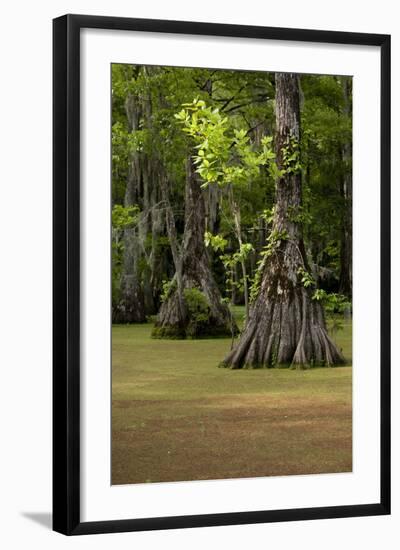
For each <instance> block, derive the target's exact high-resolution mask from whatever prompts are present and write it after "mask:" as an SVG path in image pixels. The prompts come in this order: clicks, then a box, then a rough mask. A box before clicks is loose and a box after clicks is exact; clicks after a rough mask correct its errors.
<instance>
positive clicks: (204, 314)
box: [183, 288, 210, 336]
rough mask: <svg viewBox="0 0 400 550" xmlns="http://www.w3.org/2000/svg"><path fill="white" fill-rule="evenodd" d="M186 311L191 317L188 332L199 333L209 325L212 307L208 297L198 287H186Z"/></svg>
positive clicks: (189, 333)
mask: <svg viewBox="0 0 400 550" xmlns="http://www.w3.org/2000/svg"><path fill="white" fill-rule="evenodd" d="M183 295H184V298H185V305H186V311H187V314H188V317H189V325H188V328H187V334H188V335H189V336H194V335H197V334H198V333H199V332H201V329H202V327H205V326H206V325H207V322H208V319H209V316H210V307H209V305H208V302H207V298H206V297H205V295H204V294H203V292H201V290H199V289H198V288H186V289H185V290H184V291H183Z"/></svg>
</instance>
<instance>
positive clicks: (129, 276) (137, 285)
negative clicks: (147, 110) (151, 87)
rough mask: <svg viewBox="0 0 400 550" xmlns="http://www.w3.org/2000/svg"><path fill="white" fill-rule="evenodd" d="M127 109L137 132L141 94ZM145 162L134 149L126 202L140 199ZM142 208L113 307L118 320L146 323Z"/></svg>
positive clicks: (128, 235)
mask: <svg viewBox="0 0 400 550" xmlns="http://www.w3.org/2000/svg"><path fill="white" fill-rule="evenodd" d="M125 110H126V114H127V118H128V122H129V126H130V131H131V132H134V131H136V130H137V129H138V128H139V120H140V116H141V110H140V102H139V98H138V97H134V96H133V95H128V97H127V99H126V103H125ZM141 172H142V166H141V162H140V158H139V153H137V152H134V153H132V157H131V162H130V167H129V174H128V181H127V184H126V190H125V198H124V205H125V207H130V206H133V205H136V204H138V203H139V195H140V185H141V176H142V173H141ZM141 217H142V212H141V213H140V214H139V222H138V223H137V224H136V226H135V227H129V228H126V229H125V230H124V235H123V244H124V252H123V264H122V272H121V281H120V295H119V300H118V303H116V304H114V307H113V316H112V317H113V322H114V323H144V322H145V321H146V311H145V302H144V293H143V287H142V283H141V277H140V272H139V263H140V259H141V256H142V249H141V238H142V235H141V233H142V231H141V225H142V220H141V219H140V218H141Z"/></svg>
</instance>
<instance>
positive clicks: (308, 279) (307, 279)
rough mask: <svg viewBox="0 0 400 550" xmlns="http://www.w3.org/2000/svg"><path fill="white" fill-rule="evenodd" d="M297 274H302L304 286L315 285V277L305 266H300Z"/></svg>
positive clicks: (301, 279) (301, 278) (301, 280)
mask: <svg viewBox="0 0 400 550" xmlns="http://www.w3.org/2000/svg"><path fill="white" fill-rule="evenodd" d="M297 274H298V275H299V276H300V282H301V284H302V285H303V286H304V288H310V287H311V286H315V281H314V278H313V276H312V275H311V273H310V272H309V271H307V270H306V269H304V268H303V267H300V268H299V270H298V272H297Z"/></svg>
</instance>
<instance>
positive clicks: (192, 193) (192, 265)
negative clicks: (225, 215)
mask: <svg viewBox="0 0 400 550" xmlns="http://www.w3.org/2000/svg"><path fill="white" fill-rule="evenodd" d="M169 223H171V220H170V221H169ZM205 224H206V216H205V203H204V196H203V191H202V189H201V187H200V181H199V178H198V176H197V174H196V172H195V170H194V166H193V164H192V160H191V159H188V161H187V168H186V190H185V227H184V237H183V244H182V247H181V257H180V259H179V260H177V259H175V258H174V262H175V264H177V265H175V268H176V273H175V277H174V279H173V282H172V285H171V288H170V291H169V294H168V296H167V298H166V299H165V300H164V302H163V304H162V306H161V309H160V312H159V314H158V317H157V321H156V324H155V327H154V330H153V336H154V337H156V338H186V337H191V338H201V337H205V336H224V335H226V336H229V335H231V334H232V330H233V331H234V332H236V331H237V328H236V325H235V324H234V321H233V320H232V319H231V314H230V311H229V308H228V306H227V305H226V304H225V303H224V302H222V297H221V293H220V291H219V288H218V286H217V284H216V282H215V280H214V277H213V274H212V271H211V268H210V260H209V257H208V254H207V250H206V247H205V244H204V233H205V229H206V225H205ZM167 226H168V223H167ZM174 256H176V254H174ZM193 290H194V291H195V294H191V293H193ZM199 293H201V294H199ZM196 297H197V298H196ZM191 298H192V299H191ZM193 299H194V300H193ZM196 300H197V302H198V303H196ZM194 302H195V303H194Z"/></svg>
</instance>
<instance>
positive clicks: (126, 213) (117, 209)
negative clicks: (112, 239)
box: [111, 204, 139, 231]
mask: <svg viewBox="0 0 400 550" xmlns="http://www.w3.org/2000/svg"><path fill="white" fill-rule="evenodd" d="M138 214H139V207H138V206H137V205H133V206H122V205H121V204H116V205H114V206H113V209H112V212H111V223H112V227H113V229H115V230H118V231H120V230H123V229H125V228H127V227H129V226H130V225H132V224H134V223H136V222H137V218H138Z"/></svg>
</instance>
